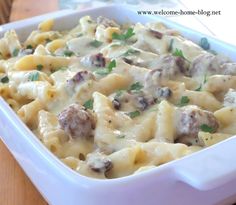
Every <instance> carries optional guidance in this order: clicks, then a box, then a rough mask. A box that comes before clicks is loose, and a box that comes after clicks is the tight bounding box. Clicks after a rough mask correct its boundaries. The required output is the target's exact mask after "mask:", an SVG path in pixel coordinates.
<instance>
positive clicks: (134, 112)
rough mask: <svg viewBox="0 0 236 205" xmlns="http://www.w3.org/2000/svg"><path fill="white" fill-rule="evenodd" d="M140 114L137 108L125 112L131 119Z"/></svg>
mask: <svg viewBox="0 0 236 205" xmlns="http://www.w3.org/2000/svg"><path fill="white" fill-rule="evenodd" d="M140 114H141V113H140V112H139V111H138V110H136V111H133V112H129V113H127V115H128V116H129V117H130V118H132V119H133V118H135V117H138V116H139V115H140Z"/></svg>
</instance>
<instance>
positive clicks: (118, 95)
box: [114, 90, 124, 98]
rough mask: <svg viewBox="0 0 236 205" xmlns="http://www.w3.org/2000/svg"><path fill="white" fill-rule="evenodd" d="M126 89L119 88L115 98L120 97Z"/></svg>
mask: <svg viewBox="0 0 236 205" xmlns="http://www.w3.org/2000/svg"><path fill="white" fill-rule="evenodd" d="M123 92H124V90H117V91H116V95H115V97H114V98H119V97H120V96H121V95H122V94H123Z"/></svg>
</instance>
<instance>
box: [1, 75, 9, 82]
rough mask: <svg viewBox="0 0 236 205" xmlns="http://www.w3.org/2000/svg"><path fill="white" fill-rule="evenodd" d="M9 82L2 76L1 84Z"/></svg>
mask: <svg viewBox="0 0 236 205" xmlns="http://www.w3.org/2000/svg"><path fill="white" fill-rule="evenodd" d="M8 82H9V78H8V77H7V76H4V77H2V78H1V83H8Z"/></svg>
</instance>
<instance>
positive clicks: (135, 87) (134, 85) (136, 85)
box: [129, 82, 143, 91]
mask: <svg viewBox="0 0 236 205" xmlns="http://www.w3.org/2000/svg"><path fill="white" fill-rule="evenodd" d="M142 88H143V85H142V84H141V83H140V82H136V83H134V84H132V85H131V86H130V88H129V91H132V90H136V91H138V90H141V89H142Z"/></svg>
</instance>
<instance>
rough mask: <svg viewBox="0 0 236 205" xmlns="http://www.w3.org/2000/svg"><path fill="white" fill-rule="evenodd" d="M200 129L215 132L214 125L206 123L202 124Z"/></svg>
mask: <svg viewBox="0 0 236 205" xmlns="http://www.w3.org/2000/svg"><path fill="white" fill-rule="evenodd" d="M200 129H201V130H202V131H203V132H210V133H213V132H214V128H213V127H210V126H208V125H206V124H202V125H201V126H200Z"/></svg>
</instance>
